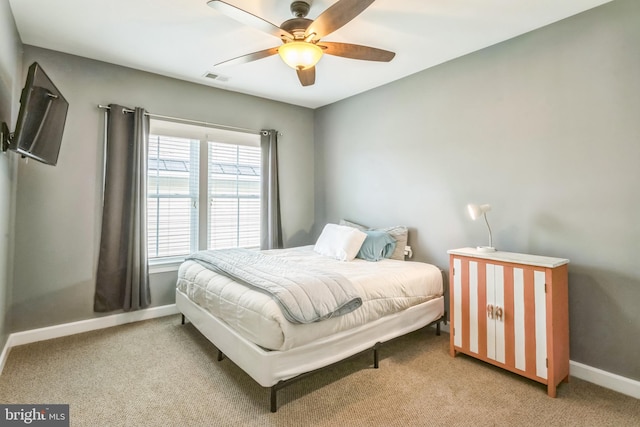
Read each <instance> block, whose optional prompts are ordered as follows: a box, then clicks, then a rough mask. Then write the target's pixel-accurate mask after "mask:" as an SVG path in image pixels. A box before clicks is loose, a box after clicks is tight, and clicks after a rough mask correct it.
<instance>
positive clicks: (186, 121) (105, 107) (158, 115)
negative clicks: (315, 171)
mask: <svg viewBox="0 0 640 427" xmlns="http://www.w3.org/2000/svg"><path fill="white" fill-rule="evenodd" d="M98 108H101V109H103V110H110V109H111V107H109V106H108V105H101V104H98ZM123 111H124V112H125V113H133V112H134V110H132V109H130V108H124V109H123ZM144 115H145V116H149V117H151V118H153V119H164V120H171V121H174V122H182V123H187V124H194V125H201V126H207V127H212V128H216V129H224V130H234V131H237V132H244V133H253V134H257V135H260V134H262V132H263V131H261V130H255V129H246V128H239V127H235V126H227V125H220V124H217V123H209V122H202V121H199V120H190V119H181V118H180V117H171V116H162V115H160V114H152V113H149V112H146V113H144Z"/></svg>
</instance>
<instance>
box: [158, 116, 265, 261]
mask: <svg viewBox="0 0 640 427" xmlns="http://www.w3.org/2000/svg"><path fill="white" fill-rule="evenodd" d="M151 133H152V134H151V135H150V138H149V158H148V186H147V228H148V232H147V239H148V253H149V258H150V259H156V260H157V261H155V262H160V263H163V262H166V261H164V260H163V259H166V260H167V261H169V260H170V259H175V258H180V257H184V256H186V255H188V254H190V253H192V252H195V251H197V250H199V249H222V248H230V247H244V248H258V247H259V246H260V158H261V152H260V137H259V135H247V134H242V133H239V132H232V131H222V130H218V129H216V130H215V131H212V129H211V128H205V127H199V126H194V125H184V124H181V123H174V122H165V121H158V120H156V121H154V120H152V129H151ZM200 204H202V207H200Z"/></svg>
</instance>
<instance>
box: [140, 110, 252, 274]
mask: <svg viewBox="0 0 640 427" xmlns="http://www.w3.org/2000/svg"><path fill="white" fill-rule="evenodd" d="M149 135H150V136H151V135H158V136H170V137H178V138H188V139H191V140H194V141H198V142H199V143H198V147H199V175H198V196H197V200H198V201H197V208H198V214H197V217H198V230H197V242H196V247H197V250H204V249H207V245H208V240H209V236H208V230H209V228H208V222H209V181H208V180H209V142H216V143H224V144H231V145H244V146H250V147H257V148H258V149H260V145H261V144H260V133H259V132H248V131H241V130H229V129H222V128H216V127H208V126H205V125H204V124H193V123H189V122H188V121H179V120H175V121H174V120H167V119H156V118H151V120H150V130H149ZM147 158H148V157H147ZM261 180H262V176H261V175H260V181H261ZM259 200H260V199H259ZM260 203H262V201H260ZM260 222H261V221H259V223H260ZM258 226H260V224H258ZM147 237H148V231H147ZM147 244H148V242H147ZM185 257H186V255H178V256H167V257H154V258H150V257H149V256H147V263H148V265H149V273H150V274H154V273H163V272H172V271H176V270H177V269H178V267H179V266H180V264H181V263H182V262H183V261H184V259H185Z"/></svg>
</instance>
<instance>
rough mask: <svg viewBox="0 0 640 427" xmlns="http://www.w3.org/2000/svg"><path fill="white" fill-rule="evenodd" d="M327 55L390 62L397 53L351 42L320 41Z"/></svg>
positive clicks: (319, 44)
mask: <svg viewBox="0 0 640 427" xmlns="http://www.w3.org/2000/svg"><path fill="white" fill-rule="evenodd" d="M318 46H320V47H321V48H322V49H323V51H324V53H326V54H327V55H334V56H342V57H344V58H350V59H362V60H364V61H379V62H389V61H391V60H392V59H393V57H394V56H396V54H395V53H394V52H390V51H388V50H383V49H378V48H375V47H369V46H362V45H359V44H350V43H334V42H320V43H318Z"/></svg>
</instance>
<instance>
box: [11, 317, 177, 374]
mask: <svg viewBox="0 0 640 427" xmlns="http://www.w3.org/2000/svg"><path fill="white" fill-rule="evenodd" d="M172 314H178V308H177V307H176V305H175V304H169V305H163V306H161V307H152V308H147V309H145V310H138V311H131V312H128V313H119V314H113V315H110V316H103V317H96V318H94V319H87V320H80V321H78V322H72V323H64V324H62V325H55V326H48V327H46V328H39V329H32V330H30V331H24V332H15V333H13V334H11V335H9V339H8V340H7V343H6V344H5V346H4V349H3V350H2V353H0V374H2V369H3V368H4V364H5V361H6V359H7V357H8V355H9V350H10V349H11V347H15V346H17V345H23V344H30V343H34V342H38V341H44V340H50V339H53V338H60V337H66V336H68V335H74V334H80V333H82V332H89V331H95V330H97V329H104V328H110V327H112V326H118V325H124V324H126V323H133V322H139V321H142V320H148V319H155V318H158V317H164V316H170V315H172Z"/></svg>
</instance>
